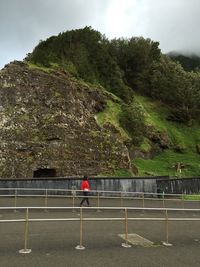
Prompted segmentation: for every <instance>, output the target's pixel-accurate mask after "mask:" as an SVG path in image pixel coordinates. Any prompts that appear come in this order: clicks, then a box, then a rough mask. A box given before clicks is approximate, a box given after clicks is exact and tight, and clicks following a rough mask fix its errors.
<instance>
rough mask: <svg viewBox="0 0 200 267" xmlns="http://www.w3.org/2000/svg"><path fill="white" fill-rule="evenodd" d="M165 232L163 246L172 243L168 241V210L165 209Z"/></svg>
mask: <svg viewBox="0 0 200 267" xmlns="http://www.w3.org/2000/svg"><path fill="white" fill-rule="evenodd" d="M165 232H166V242H162V243H163V245H164V246H167V247H171V246H172V244H170V243H169V220H168V212H167V209H166V210H165Z"/></svg>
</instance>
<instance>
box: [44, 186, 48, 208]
mask: <svg viewBox="0 0 200 267" xmlns="http://www.w3.org/2000/svg"><path fill="white" fill-rule="evenodd" d="M47 205H48V191H47V189H46V190H45V198H44V206H45V210H44V211H45V212H47Z"/></svg>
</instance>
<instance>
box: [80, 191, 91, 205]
mask: <svg viewBox="0 0 200 267" xmlns="http://www.w3.org/2000/svg"><path fill="white" fill-rule="evenodd" d="M83 195H84V198H83V199H82V201H81V203H80V206H82V205H83V203H84V202H87V205H88V206H89V205H90V203H89V200H88V191H83Z"/></svg>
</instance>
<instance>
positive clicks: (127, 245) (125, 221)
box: [122, 209, 131, 248]
mask: <svg viewBox="0 0 200 267" xmlns="http://www.w3.org/2000/svg"><path fill="white" fill-rule="evenodd" d="M124 211H125V220H124V224H125V243H122V247H124V248H130V247H131V245H130V244H128V214H127V209H125V210H124Z"/></svg>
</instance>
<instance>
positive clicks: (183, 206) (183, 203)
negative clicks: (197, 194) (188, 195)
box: [181, 194, 185, 212]
mask: <svg viewBox="0 0 200 267" xmlns="http://www.w3.org/2000/svg"><path fill="white" fill-rule="evenodd" d="M181 199H182V209H183V212H184V209H185V201H184V194H182V196H181Z"/></svg>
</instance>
